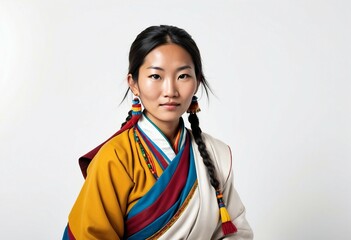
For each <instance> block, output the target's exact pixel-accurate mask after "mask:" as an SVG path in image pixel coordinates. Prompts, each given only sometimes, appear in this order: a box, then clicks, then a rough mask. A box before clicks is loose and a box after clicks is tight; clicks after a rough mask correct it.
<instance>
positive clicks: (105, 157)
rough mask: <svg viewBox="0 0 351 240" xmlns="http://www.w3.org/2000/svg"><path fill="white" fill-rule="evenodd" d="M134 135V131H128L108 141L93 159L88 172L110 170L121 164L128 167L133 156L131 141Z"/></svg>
mask: <svg viewBox="0 0 351 240" xmlns="http://www.w3.org/2000/svg"><path fill="white" fill-rule="evenodd" d="M132 134H133V131H132V130H126V131H123V132H122V133H120V134H118V135H117V136H114V137H112V138H111V139H109V140H108V141H106V142H105V143H104V144H103V145H102V146H101V148H100V149H99V151H98V152H97V154H96V155H95V157H94V158H93V159H92V161H91V164H90V165H89V167H88V172H89V169H90V168H105V167H108V168H110V167H113V166H116V165H120V164H122V165H126V164H127V160H128V159H130V155H132V147H131V140H130V137H132V136H133V135H132Z"/></svg>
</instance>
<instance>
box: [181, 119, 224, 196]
mask: <svg viewBox="0 0 351 240" xmlns="http://www.w3.org/2000/svg"><path fill="white" fill-rule="evenodd" d="M188 120H189V122H190V125H191V130H192V132H193V136H194V139H195V142H196V144H197V146H198V149H199V152H200V155H201V157H202V160H203V162H204V164H205V166H206V167H207V171H208V174H209V175H210V181H211V185H212V186H213V188H214V189H215V190H217V189H219V181H218V179H217V174H216V171H215V170H216V169H215V166H214V164H213V161H212V159H211V157H210V155H209V154H208V151H207V148H206V145H205V143H204V141H203V139H202V135H201V133H202V131H201V128H200V126H199V118H198V117H197V115H196V113H191V114H190V115H189V117H188Z"/></svg>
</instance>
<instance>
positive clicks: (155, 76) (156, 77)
mask: <svg viewBox="0 0 351 240" xmlns="http://www.w3.org/2000/svg"><path fill="white" fill-rule="evenodd" d="M149 78H152V79H155V80H159V79H161V76H160V75H158V74H151V75H150V76H149Z"/></svg>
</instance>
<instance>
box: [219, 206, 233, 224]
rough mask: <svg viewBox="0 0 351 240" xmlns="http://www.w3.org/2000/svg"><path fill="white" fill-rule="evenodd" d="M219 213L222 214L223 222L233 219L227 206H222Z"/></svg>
mask: <svg viewBox="0 0 351 240" xmlns="http://www.w3.org/2000/svg"><path fill="white" fill-rule="evenodd" d="M219 213H220V214H221V220H222V223H225V222H228V221H231V220H230V216H229V213H228V211H227V209H226V208H225V207H221V208H220V209H219Z"/></svg>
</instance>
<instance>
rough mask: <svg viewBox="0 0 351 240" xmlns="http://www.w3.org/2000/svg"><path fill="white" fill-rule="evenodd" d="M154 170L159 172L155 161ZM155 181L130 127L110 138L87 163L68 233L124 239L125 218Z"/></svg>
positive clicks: (88, 236)
mask: <svg viewBox="0 0 351 240" xmlns="http://www.w3.org/2000/svg"><path fill="white" fill-rule="evenodd" d="M154 162H156V161H154ZM156 170H157V172H158V173H162V169H161V168H160V166H159V165H157V164H156ZM155 181H156V180H155V178H154V176H153V175H152V174H151V172H150V170H149V169H148V167H147V165H146V163H145V160H144V159H143V157H142V155H141V152H140V149H139V147H138V146H137V145H136V143H135V141H134V135H133V129H130V130H127V131H124V132H123V133H121V134H120V135H118V136H116V137H114V138H112V139H111V140H109V141H108V142H107V143H105V144H104V145H103V147H102V148H101V149H100V151H99V152H98V154H97V155H96V156H95V158H94V159H93V160H92V162H91V163H90V165H89V168H88V175H87V178H86V180H85V182H84V185H83V187H82V190H81V192H80V194H79V196H78V198H77V200H76V202H75V204H74V206H73V209H72V211H71V213H70V215H69V227H70V230H71V232H72V233H73V235H74V236H75V238H76V239H99V240H103V239H121V238H123V235H124V217H125V216H126V214H127V213H128V212H129V211H130V209H131V208H132V207H133V205H134V204H135V203H136V202H137V201H138V200H139V199H140V198H141V197H143V196H144V195H145V194H146V193H147V192H148V191H149V189H150V188H151V187H152V186H153V185H154V183H155Z"/></svg>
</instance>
